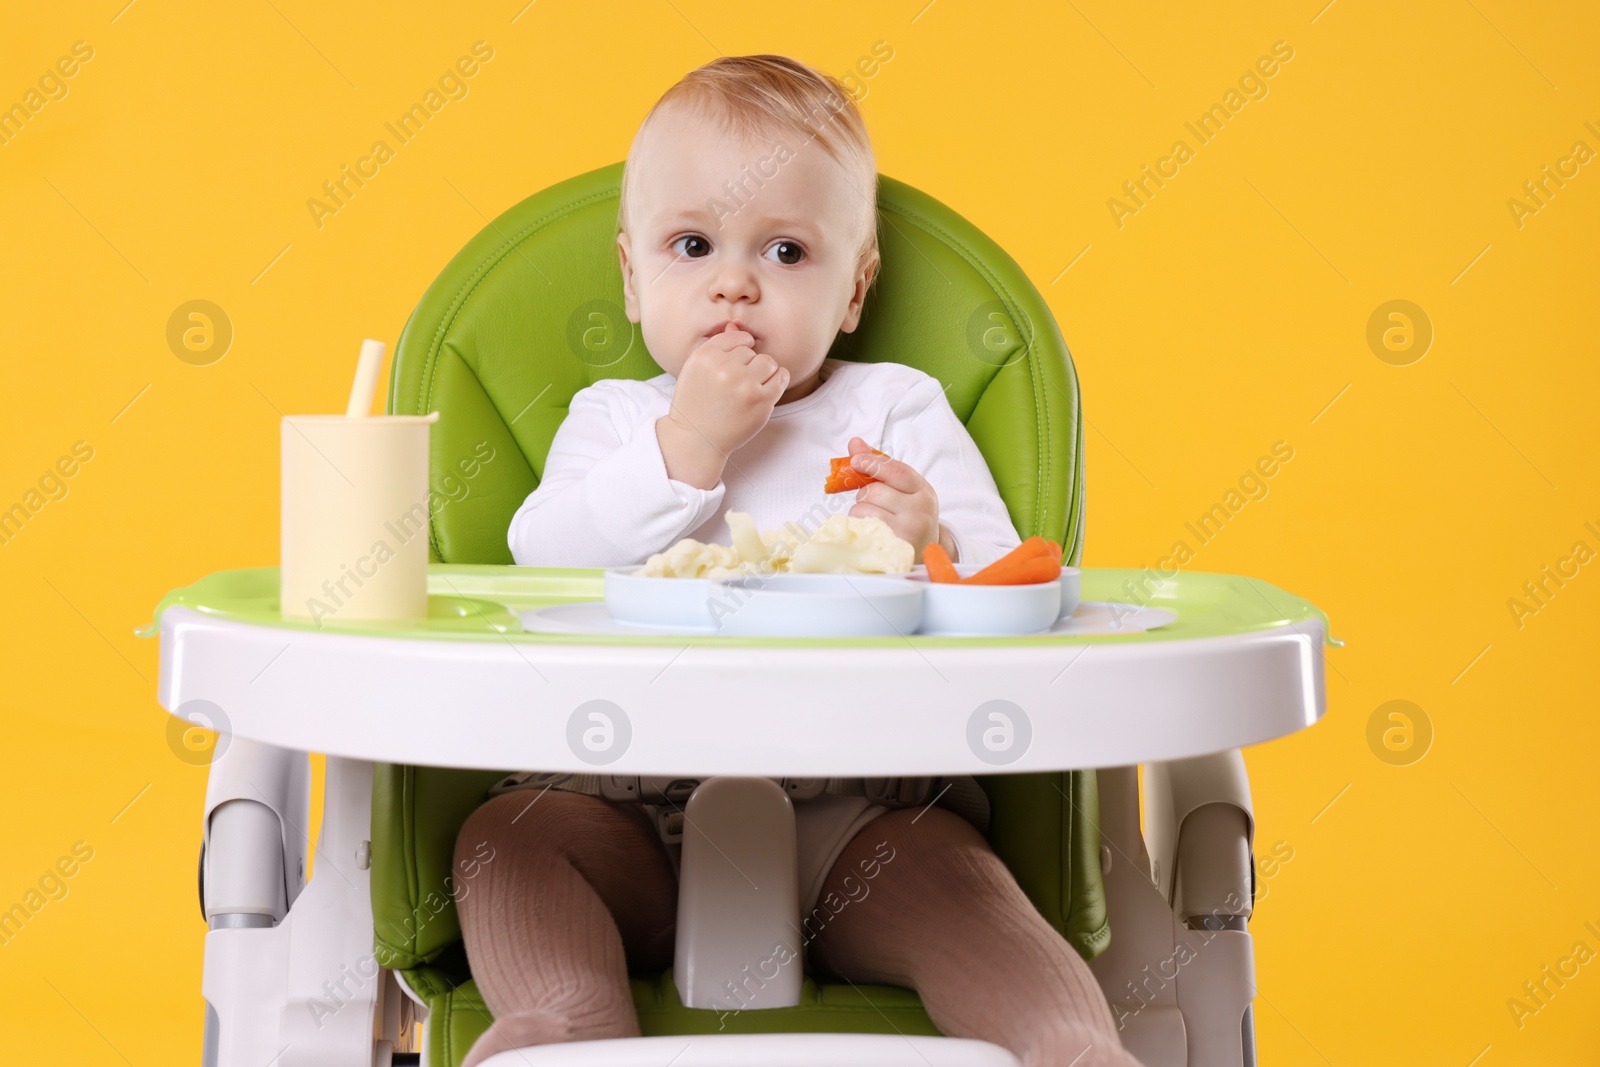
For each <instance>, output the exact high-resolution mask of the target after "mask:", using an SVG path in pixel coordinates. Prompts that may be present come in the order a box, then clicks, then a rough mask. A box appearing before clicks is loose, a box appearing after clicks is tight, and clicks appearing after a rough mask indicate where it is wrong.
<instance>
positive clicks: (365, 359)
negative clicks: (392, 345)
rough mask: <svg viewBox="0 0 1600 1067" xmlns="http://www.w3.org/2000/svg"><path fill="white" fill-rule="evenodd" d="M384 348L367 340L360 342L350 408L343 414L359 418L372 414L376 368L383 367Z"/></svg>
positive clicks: (376, 378)
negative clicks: (359, 355)
mask: <svg viewBox="0 0 1600 1067" xmlns="http://www.w3.org/2000/svg"><path fill="white" fill-rule="evenodd" d="M384 351H385V346H384V343H383V342H382V341H374V340H373V339H372V338H370V337H369V338H367V339H366V340H365V341H362V342H361V359H360V361H359V362H358V363H357V364H356V380H355V381H354V382H353V383H351V386H350V406H349V407H347V408H346V409H345V412H344V413H345V414H346V415H348V416H350V417H351V418H361V417H363V416H367V415H370V414H372V397H373V395H374V394H375V393H376V392H377V389H378V368H379V367H381V366H382V365H383V353H384Z"/></svg>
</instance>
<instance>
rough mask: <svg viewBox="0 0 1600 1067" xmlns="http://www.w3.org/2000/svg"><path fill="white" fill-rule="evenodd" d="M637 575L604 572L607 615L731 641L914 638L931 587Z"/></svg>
mask: <svg viewBox="0 0 1600 1067" xmlns="http://www.w3.org/2000/svg"><path fill="white" fill-rule="evenodd" d="M639 569H640V568H638V567H612V568H609V569H607V570H606V572H605V602H606V609H607V611H608V612H609V613H610V615H611V617H612V618H613V619H615V620H616V621H617V622H620V623H625V624H627V625H630V626H641V627H651V628H657V629H663V630H671V631H674V632H692V633H707V634H722V635H725V636H729V637H893V636H896V635H905V634H911V633H914V632H916V629H917V626H918V625H919V624H920V622H921V621H922V602H923V590H924V589H925V588H926V583H923V582H910V581H907V580H906V579H905V576H903V575H880V574H767V575H762V574H754V575H749V576H744V577H738V578H726V579H713V578H644V577H639V576H638V575H637V573H636V572H637V571H638V570H639Z"/></svg>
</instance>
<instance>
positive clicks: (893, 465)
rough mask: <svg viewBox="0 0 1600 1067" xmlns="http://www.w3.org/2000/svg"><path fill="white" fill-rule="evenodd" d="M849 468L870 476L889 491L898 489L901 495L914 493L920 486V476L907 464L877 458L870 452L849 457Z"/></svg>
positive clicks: (896, 460)
mask: <svg viewBox="0 0 1600 1067" xmlns="http://www.w3.org/2000/svg"><path fill="white" fill-rule="evenodd" d="M850 466H852V467H854V468H855V469H856V470H858V471H860V472H861V473H862V474H870V475H872V476H873V477H874V478H876V479H877V480H878V481H880V482H882V483H884V484H885V485H887V486H888V487H889V488H891V489H898V490H900V492H902V493H914V492H916V491H917V490H918V489H919V488H921V485H922V475H920V474H918V473H917V472H916V471H914V470H912V469H911V467H910V466H909V465H908V464H905V463H902V462H901V461H900V460H898V459H890V458H889V457H888V456H877V455H873V454H872V453H871V452H857V453H856V454H855V455H853V456H851V457H850Z"/></svg>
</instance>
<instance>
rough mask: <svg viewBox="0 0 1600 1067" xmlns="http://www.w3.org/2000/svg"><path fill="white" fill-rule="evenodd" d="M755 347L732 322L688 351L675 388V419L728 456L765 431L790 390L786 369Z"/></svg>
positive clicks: (746, 334)
mask: <svg viewBox="0 0 1600 1067" xmlns="http://www.w3.org/2000/svg"><path fill="white" fill-rule="evenodd" d="M754 344H755V338H754V337H752V336H751V335H750V334H749V333H746V332H745V331H744V330H736V329H734V328H733V326H732V324H731V323H730V324H729V326H728V327H727V328H726V329H724V330H723V331H722V332H721V333H719V334H714V335H712V336H711V337H710V338H708V339H707V340H706V341H705V342H704V343H702V344H701V345H700V347H699V348H696V349H695V350H694V351H693V352H691V353H689V358H688V359H687V360H685V361H684V364H683V370H682V371H681V372H680V373H679V375H678V382H677V385H676V387H675V388H674V389H673V393H672V412H671V418H672V419H674V420H675V421H681V422H683V423H684V424H685V426H686V428H687V429H688V430H690V431H691V433H692V434H694V435H696V436H698V437H699V438H701V439H702V440H705V441H706V442H708V444H709V445H710V446H711V447H712V448H715V449H716V450H717V451H718V452H720V453H721V454H722V455H723V456H724V457H726V456H727V455H728V454H729V453H731V452H733V451H734V450H735V449H737V448H739V447H740V446H741V445H743V444H744V443H745V442H746V441H749V440H750V439H751V438H752V437H754V436H755V435H756V434H758V433H760V432H761V428H762V427H763V426H765V425H766V424H767V421H768V420H769V419H770V418H772V409H773V408H774V407H776V406H777V404H778V399H779V398H780V397H782V396H783V392H784V390H785V389H787V388H788V387H789V372H788V370H786V369H785V368H783V367H780V366H778V361H777V360H775V359H773V358H772V357H771V356H769V355H766V354H765V353H760V352H757V351H756V350H755V348H754V347H753V346H754Z"/></svg>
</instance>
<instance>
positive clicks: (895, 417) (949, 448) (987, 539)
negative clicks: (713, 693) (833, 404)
mask: <svg viewBox="0 0 1600 1067" xmlns="http://www.w3.org/2000/svg"><path fill="white" fill-rule="evenodd" d="M888 430H889V437H890V440H891V447H890V448H888V449H885V451H887V452H888V453H889V454H890V455H891V456H894V457H895V458H896V459H899V460H903V461H904V462H906V463H909V464H910V465H911V466H912V467H913V468H914V469H915V470H916V471H917V473H918V474H920V475H922V476H923V477H924V478H926V479H927V480H928V484H929V485H931V486H933V491H934V493H936V494H937V495H938V497H939V522H940V523H942V524H943V525H944V527H945V529H947V530H949V531H950V537H951V539H952V540H953V541H954V542H955V546H956V562H958V563H977V564H982V565H985V566H987V565H988V564H990V563H993V562H994V561H995V560H997V559H999V558H1000V557H1002V556H1004V555H1005V554H1006V553H1007V552H1010V551H1011V550H1012V549H1014V548H1016V547H1017V546H1018V545H1020V544H1021V543H1022V537H1021V536H1020V535H1019V534H1018V533H1017V528H1016V526H1015V525H1014V524H1013V523H1012V522H1011V515H1010V513H1009V512H1008V511H1007V510H1006V504H1005V501H1004V500H1003V499H1001V497H1000V489H999V486H997V485H996V484H995V480H994V475H993V474H992V473H991V472H990V470H989V465H988V463H987V462H985V461H984V458H983V453H982V452H981V451H980V450H979V449H978V445H977V442H975V441H974V440H973V439H972V435H971V434H969V433H968V432H967V428H966V426H965V425H964V424H963V423H962V421H961V419H960V418H958V417H957V416H956V413H955V409H953V408H952V407H951V406H950V398H949V397H948V396H946V395H945V390H944V386H942V385H941V384H940V382H939V380H938V379H937V378H933V377H925V378H924V379H923V380H922V381H920V382H918V383H917V384H916V385H914V386H913V387H912V388H911V389H909V390H907V391H906V394H905V396H904V398H903V400H901V402H899V403H897V404H896V405H895V407H894V409H893V410H892V411H891V413H890V416H889V426H888Z"/></svg>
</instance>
